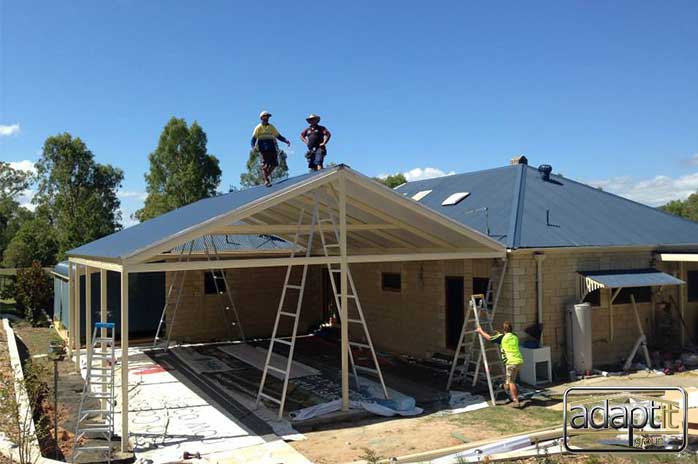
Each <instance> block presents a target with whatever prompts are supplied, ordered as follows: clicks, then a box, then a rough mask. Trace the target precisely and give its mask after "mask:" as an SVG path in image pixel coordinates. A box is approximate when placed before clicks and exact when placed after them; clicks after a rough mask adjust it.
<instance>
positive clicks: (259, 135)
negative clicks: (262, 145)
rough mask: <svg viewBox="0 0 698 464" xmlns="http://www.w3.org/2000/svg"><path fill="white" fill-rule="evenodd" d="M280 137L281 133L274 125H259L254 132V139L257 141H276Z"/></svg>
mask: <svg viewBox="0 0 698 464" xmlns="http://www.w3.org/2000/svg"><path fill="white" fill-rule="evenodd" d="M279 135H280V134H279V131H278V130H276V127H274V126H273V125H272V124H267V125H266V126H265V125H264V124H262V123H259V124H257V127H255V128H254V131H253V132H252V137H254V138H256V139H257V140H267V139H275V138H277V137H278V136H279Z"/></svg>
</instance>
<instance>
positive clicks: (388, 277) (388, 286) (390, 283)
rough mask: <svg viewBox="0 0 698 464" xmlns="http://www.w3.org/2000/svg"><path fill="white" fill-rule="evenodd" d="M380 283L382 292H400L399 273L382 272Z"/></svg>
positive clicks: (400, 276)
mask: <svg viewBox="0 0 698 464" xmlns="http://www.w3.org/2000/svg"><path fill="white" fill-rule="evenodd" d="M381 281H382V287H383V290H384V291H386V292H399V291H402V275H400V273H399V272H383V273H382V274H381Z"/></svg>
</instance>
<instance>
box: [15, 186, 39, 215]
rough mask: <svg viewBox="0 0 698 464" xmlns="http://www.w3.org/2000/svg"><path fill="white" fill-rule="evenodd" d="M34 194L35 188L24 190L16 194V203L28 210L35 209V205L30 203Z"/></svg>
mask: <svg viewBox="0 0 698 464" xmlns="http://www.w3.org/2000/svg"><path fill="white" fill-rule="evenodd" d="M34 195H36V190H31V189H30V190H25V191H24V192H22V193H20V194H19V195H18V196H17V203H19V206H22V207H24V208H27V209H28V210H29V211H34V210H35V209H36V205H35V204H33V203H32V199H33V198H34Z"/></svg>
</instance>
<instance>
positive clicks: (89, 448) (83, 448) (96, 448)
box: [75, 445, 111, 452]
mask: <svg viewBox="0 0 698 464" xmlns="http://www.w3.org/2000/svg"><path fill="white" fill-rule="evenodd" d="M75 450H76V452H78V451H103V450H104V451H106V450H109V451H111V446H106V445H102V446H78V447H76V448H75Z"/></svg>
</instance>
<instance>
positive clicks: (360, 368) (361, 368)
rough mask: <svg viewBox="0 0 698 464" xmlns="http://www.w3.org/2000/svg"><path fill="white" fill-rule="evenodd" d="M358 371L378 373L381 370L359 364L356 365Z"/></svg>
mask: <svg viewBox="0 0 698 464" xmlns="http://www.w3.org/2000/svg"><path fill="white" fill-rule="evenodd" d="M354 367H355V368H356V370H357V371H362V372H370V373H371V374H376V375H378V374H379V372H378V370H377V369H371V368H370V367H364V366H357V365H354Z"/></svg>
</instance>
